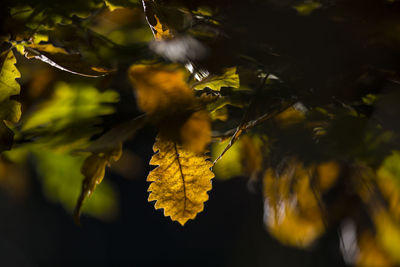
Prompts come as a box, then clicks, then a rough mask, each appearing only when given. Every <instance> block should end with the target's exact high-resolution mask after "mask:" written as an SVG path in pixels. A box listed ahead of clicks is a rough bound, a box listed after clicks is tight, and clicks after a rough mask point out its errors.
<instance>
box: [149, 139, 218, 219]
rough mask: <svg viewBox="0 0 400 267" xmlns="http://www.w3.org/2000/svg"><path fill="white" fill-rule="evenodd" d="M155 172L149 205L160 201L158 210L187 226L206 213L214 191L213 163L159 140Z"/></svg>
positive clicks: (152, 160) (155, 149)
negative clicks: (206, 202) (212, 181)
mask: <svg viewBox="0 0 400 267" xmlns="http://www.w3.org/2000/svg"><path fill="white" fill-rule="evenodd" d="M153 150H154V152H157V153H156V154H154V155H153V157H152V158H151V160H150V164H151V165H158V167H156V168H155V169H154V170H152V171H151V172H150V173H149V175H148V177H147V181H148V182H151V184H150V186H149V189H148V191H149V192H150V195H149V199H148V200H149V201H154V200H155V201H156V204H155V208H156V209H164V215H165V216H170V217H171V219H172V220H173V221H178V222H179V223H180V224H181V225H184V224H185V223H186V222H187V221H188V220H190V219H194V218H195V217H196V215H197V214H198V213H199V212H201V211H203V209H204V202H205V201H207V200H208V194H207V192H208V191H209V190H211V187H212V186H211V179H212V178H213V177H214V174H213V173H212V172H211V171H210V167H211V166H212V163H211V162H210V161H208V160H207V156H206V155H203V154H198V153H194V152H191V151H188V150H185V149H183V148H182V147H181V146H178V145H177V144H176V143H174V142H171V141H168V140H165V139H162V138H160V137H158V138H157V139H156V142H155V144H154V147H153Z"/></svg>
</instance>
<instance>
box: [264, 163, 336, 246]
mask: <svg viewBox="0 0 400 267" xmlns="http://www.w3.org/2000/svg"><path fill="white" fill-rule="evenodd" d="M339 172H340V168H339V165H338V163H336V162H323V163H320V164H318V165H311V166H304V164H303V163H301V162H299V161H298V160H296V159H294V158H292V159H289V160H287V162H286V164H285V167H284V169H283V170H279V172H277V170H274V169H272V168H270V169H268V170H267V171H266V172H265V174H264V197H265V203H264V210H265V215H266V216H265V223H266V225H267V227H268V230H269V232H270V233H271V234H272V235H273V236H274V237H276V238H277V239H278V240H279V241H281V242H282V243H284V244H288V245H293V246H299V247H307V246H309V245H310V244H311V243H312V242H313V241H314V240H315V239H316V238H318V237H319V236H320V235H321V234H322V233H323V232H324V231H325V225H324V220H323V217H322V216H323V214H322V210H321V206H320V203H319V201H321V195H322V193H324V192H325V191H326V190H327V189H329V188H330V187H331V186H332V185H333V184H334V182H335V181H336V180H337V178H338V176H339ZM313 178H314V179H315V180H314V182H311V179H313Z"/></svg>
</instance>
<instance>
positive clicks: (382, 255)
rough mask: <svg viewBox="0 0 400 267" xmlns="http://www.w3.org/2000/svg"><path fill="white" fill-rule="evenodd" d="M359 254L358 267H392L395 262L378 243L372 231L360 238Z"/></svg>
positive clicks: (364, 233)
mask: <svg viewBox="0 0 400 267" xmlns="http://www.w3.org/2000/svg"><path fill="white" fill-rule="evenodd" d="M358 247H359V253H358V255H357V257H356V266H358V267H364V266H369V267H390V266H393V262H392V261H391V260H390V258H389V257H388V255H387V253H386V252H385V251H384V250H383V249H382V247H381V246H380V245H379V243H378V242H377V241H376V239H375V237H374V235H373V234H372V233H371V232H370V231H365V232H363V233H362V234H361V236H360V237H359V238H358Z"/></svg>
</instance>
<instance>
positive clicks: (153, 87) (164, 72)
mask: <svg viewBox="0 0 400 267" xmlns="http://www.w3.org/2000/svg"><path fill="white" fill-rule="evenodd" d="M185 76H186V74H185V72H184V71H183V70H180V69H176V68H168V67H161V66H152V65H132V66H131V67H130V69H129V78H130V80H131V82H132V84H133V86H134V90H135V93H136V96H137V103H138V106H139V108H140V109H141V110H143V111H144V112H147V113H149V114H154V113H157V112H166V111H168V112H169V113H173V112H176V111H177V109H179V111H180V108H181V107H182V106H184V107H188V106H191V105H192V104H193V102H194V100H195V97H194V95H193V92H192V91H191V90H190V88H189V86H188V85H187V84H186V82H185V81H184V79H185Z"/></svg>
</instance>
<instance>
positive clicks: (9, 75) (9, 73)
mask: <svg viewBox="0 0 400 267" xmlns="http://www.w3.org/2000/svg"><path fill="white" fill-rule="evenodd" d="M16 62H17V60H16V58H15V56H14V53H13V51H12V50H11V49H7V50H5V51H3V52H2V53H1V55H0V65H1V70H0V152H2V151H4V150H9V149H11V146H12V142H13V137H14V133H13V132H12V131H11V130H10V129H9V128H8V127H7V126H8V125H7V124H6V123H5V121H9V122H12V123H16V122H18V121H19V118H20V117H21V105H20V103H18V102H17V101H15V100H10V97H11V96H13V95H18V94H19V92H20V86H19V84H18V82H17V81H16V80H15V79H16V78H20V77H21V74H20V73H19V71H18V69H17V68H16V67H15V63H16Z"/></svg>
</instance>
